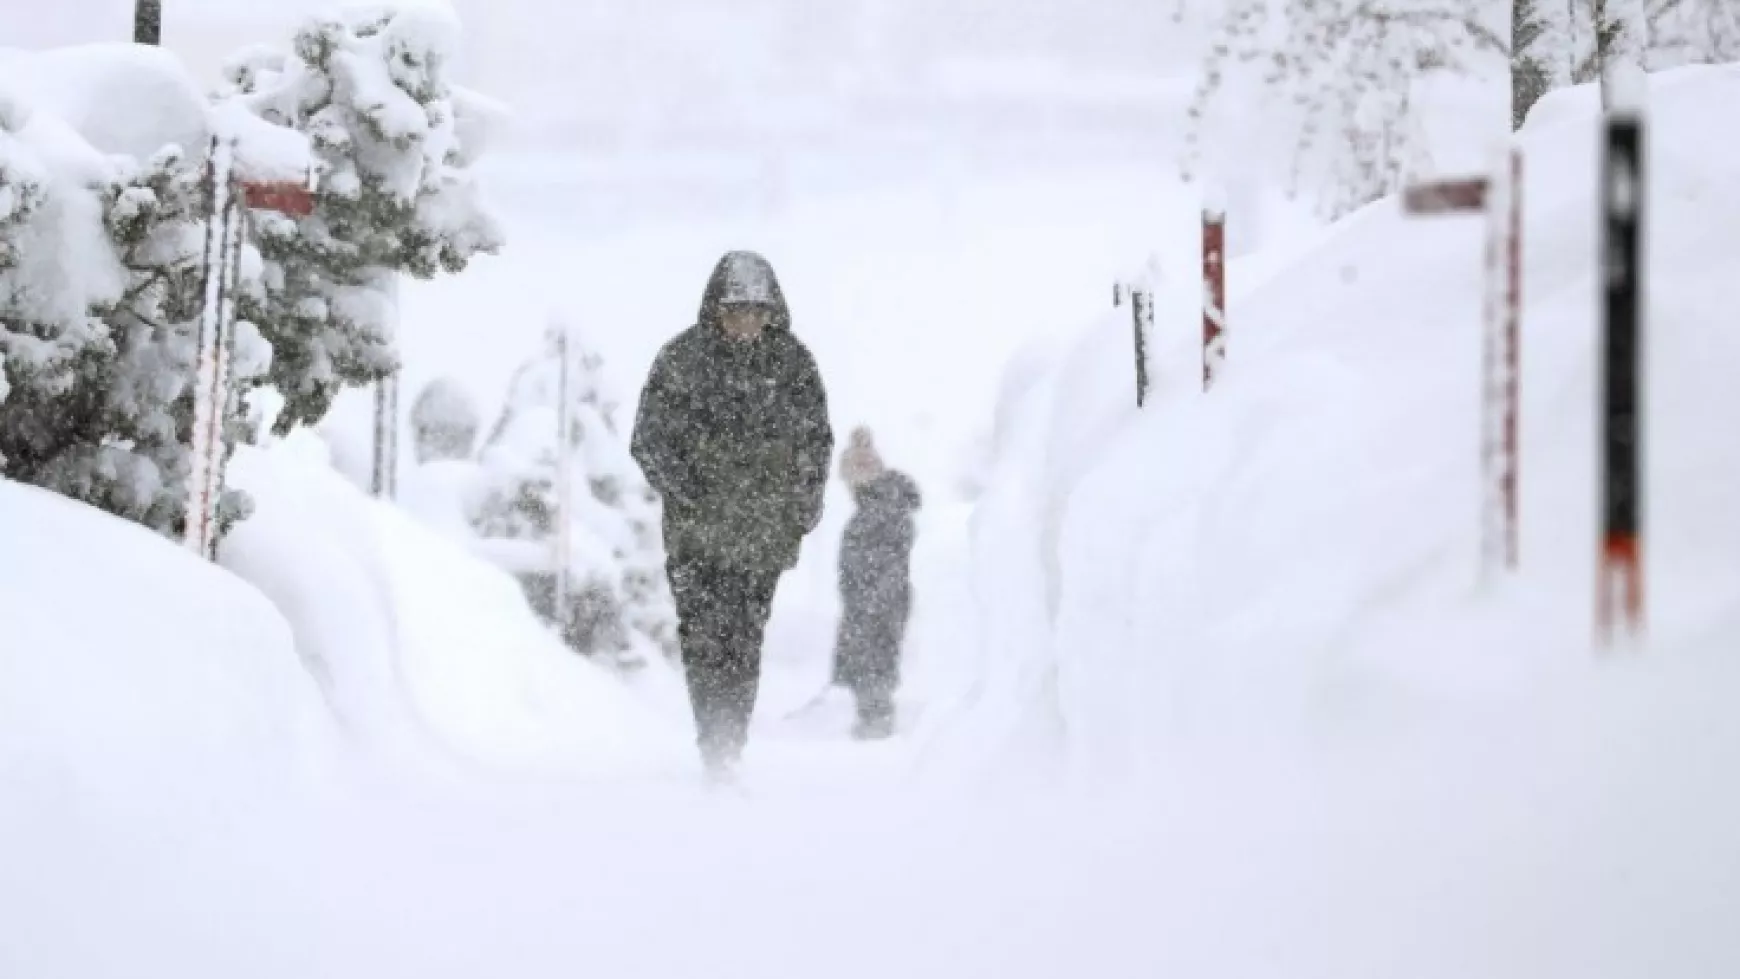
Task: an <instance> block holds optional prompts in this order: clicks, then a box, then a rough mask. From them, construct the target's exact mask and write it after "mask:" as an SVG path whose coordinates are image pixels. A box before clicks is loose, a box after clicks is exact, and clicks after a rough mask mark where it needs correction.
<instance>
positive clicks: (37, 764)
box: [0, 480, 331, 839]
mask: <svg viewBox="0 0 1740 979" xmlns="http://www.w3.org/2000/svg"><path fill="white" fill-rule="evenodd" d="M0 540H4V541H5V542H6V544H5V554H6V559H5V561H4V562H0V623H3V626H0V628H3V629H4V635H5V639H4V641H0V785H4V786H5V790H4V791H5V794H6V796H7V797H8V798H11V799H14V800H24V799H34V800H35V802H36V803H37V805H33V806H30V807H20V809H19V811H20V812H22V810H23V809H26V808H28V809H29V810H30V811H31V812H32V813H35V814H36V815H42V814H44V813H46V812H49V811H51V810H55V809H57V807H59V806H61V805H63V804H64V805H75V804H76V802H77V801H78V800H80V799H86V798H90V797H95V798H101V799H105V800H108V802H107V804H109V805H121V806H133V807H147V808H164V807H168V806H171V805H180V804H186V805H188V806H191V807H193V808H196V809H210V808H212V807H217V808H219V809H222V808H225V807H226V800H228V801H229V802H234V803H236V804H238V805H240V804H243V803H245V802H246V801H248V800H251V799H253V798H254V797H255V795H254V793H252V792H250V791H249V788H250V787H251V786H252V787H262V786H265V785H267V784H271V785H277V786H279V787H280V788H282V787H283V786H284V785H287V784H291V783H292V782H293V781H294V780H295V779H297V778H299V777H301V776H303V775H307V774H310V773H312V772H314V771H316V770H317V769H316V768H315V767H311V766H317V765H318V764H319V761H318V759H319V757H320V752H322V751H323V750H324V749H325V748H326V747H327V746H328V745H329V741H328V735H330V733H331V725H330V721H329V719H328V716H327V713H326V710H325V707H324V705H323V704H322V703H321V700H320V696H319V693H318V691H317V689H316V687H315V685H314V683H313V682H312V681H311V679H310V677H309V675H308V673H307V671H306V670H305V669H304V666H303V663H302V662H301V661H300V660H299V659H298V658H297V654H296V648H295V646H294V645H293V644H292V642H291V633H290V629H289V628H288V627H287V626H286V624H285V622H284V620H283V618H282V617H280V616H279V615H278V613H277V611H276V610H274V609H273V608H272V606H271V605H270V604H269V603H267V602H266V601H265V600H264V599H263V598H261V596H260V595H259V594H258V593H257V592H255V591H254V590H253V589H251V588H249V587H247V586H246V585H245V584H243V583H241V582H238V581H236V580H235V578H234V577H232V576H230V575H228V574H225V573H224V572H223V571H222V570H220V569H218V568H215V567H213V566H211V565H210V564H209V563H207V562H205V561H201V560H200V559H198V558H197V557H195V556H194V555H193V554H191V553H189V552H187V551H185V550H183V549H181V548H178V547H175V546H173V545H172V544H170V543H169V542H167V541H165V540H163V539H162V538H161V537H159V536H157V535H155V534H153V533H151V532H149V531H147V530H144V529H143V528H140V527H138V526H136V525H134V524H131V523H127V522H125V521H122V520H119V519H117V518H114V517H111V516H108V515H107V514H104V513H102V512H100V511H98V510H95V509H93V508H90V507H87V506H84V505H83V504H79V503H74V502H72V501H70V500H67V499H65V498H63V497H60V496H57V495H55V494H52V493H49V492H47V491H44V490H39V489H36V488H34V487H28V486H24V485H21V484H18V483H13V482H9V481H4V480H0ZM7 808H8V809H9V810H10V809H12V808H13V807H10V806H9V807H7ZM8 838H9V839H11V838H12V837H11V836H9V835H8Z"/></svg>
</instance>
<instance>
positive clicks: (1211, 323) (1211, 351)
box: [1202, 201, 1226, 391]
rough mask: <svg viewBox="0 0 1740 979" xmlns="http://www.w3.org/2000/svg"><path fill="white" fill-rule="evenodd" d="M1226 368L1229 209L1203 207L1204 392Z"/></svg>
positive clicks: (1211, 204)
mask: <svg viewBox="0 0 1740 979" xmlns="http://www.w3.org/2000/svg"><path fill="white" fill-rule="evenodd" d="M1225 365H1226V208H1225V207H1224V206H1223V205H1222V204H1221V203H1220V202H1218V201H1215V202H1212V203H1207V204H1204V205H1203V208H1202V389H1203V390H1204V391H1207V390H1208V389H1209V388H1210V387H1213V386H1214V382H1215V379H1216V378H1218V377H1219V376H1220V372H1221V368H1222V367H1224V366H1225Z"/></svg>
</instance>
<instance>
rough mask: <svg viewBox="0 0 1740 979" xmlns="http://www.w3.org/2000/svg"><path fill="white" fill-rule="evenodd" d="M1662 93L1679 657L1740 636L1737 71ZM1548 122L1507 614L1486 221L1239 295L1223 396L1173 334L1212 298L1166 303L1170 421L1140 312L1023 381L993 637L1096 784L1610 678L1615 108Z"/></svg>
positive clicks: (1349, 229)
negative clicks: (1448, 703) (1398, 710)
mask: <svg viewBox="0 0 1740 979" xmlns="http://www.w3.org/2000/svg"><path fill="white" fill-rule="evenodd" d="M1655 82H1656V84H1655V99H1656V101H1655V105H1654V107H1653V114H1652V122H1651V125H1652V139H1653V150H1652V174H1651V176H1652V194H1653V201H1654V205H1655V210H1654V211H1653V212H1652V216H1651V232H1652V234H1651V238H1650V251H1649V260H1650V263H1651V274H1652V280H1651V282H1652V286H1651V288H1652V297H1651V309H1650V320H1649V323H1650V331H1651V332H1650V341H1649V343H1650V346H1649V350H1648V354H1647V370H1648V373H1649V378H1648V391H1649V399H1650V415H1649V429H1648V432H1647V436H1646V439H1647V441H1646V447H1647V449H1646V451H1647V457H1648V464H1649V475H1648V480H1649V482H1648V489H1647V492H1648V503H1649V513H1648V521H1649V528H1648V542H1649V543H1648V562H1649V567H1648V580H1649V584H1650V589H1651V604H1652V611H1653V623H1652V633H1651V636H1652V639H1651V649H1650V656H1652V657H1656V658H1659V657H1663V656H1667V655H1670V654H1672V653H1673V652H1675V651H1676V650H1678V651H1684V650H1687V649H1693V648H1709V647H1710V646H1711V645H1712V644H1715V645H1717V646H1719V645H1721V644H1722V643H1723V642H1727V643H1728V644H1730V645H1732V644H1734V643H1737V642H1740V636H1736V635H1735V634H1733V633H1732V632H1725V631H1723V630H1724V628H1725V627H1726V626H1727V625H1730V624H1731V623H1732V622H1733V614H1734V612H1735V610H1736V609H1737V608H1740V560H1737V559H1736V558H1735V557H1734V555H1735V554H1737V553H1740V510H1737V509H1736V508H1735V507H1733V506H1732V505H1731V499H1732V493H1733V492H1734V487H1736V486H1740V444H1736V443H1735V442H1734V440H1733V439H1732V438H1730V437H1729V436H1728V433H1727V432H1726V430H1725V426H1723V425H1721V424H1718V423H1716V422H1714V421H1713V419H1716V418H1720V417H1726V416H1727V415H1729V414H1732V412H1733V410H1734V409H1735V408H1740V403H1737V398H1740V395H1737V394H1736V393H1735V390H1734V388H1733V386H1732V384H1731V383H1730V382H1731V378H1732V376H1733V374H1734V372H1735V370H1736V369H1737V368H1740V337H1736V336H1735V335H1734V333H1733V331H1732V330H1729V329H1726V326H1725V320H1724V311H1726V310H1729V309H1732V308H1734V307H1735V306H1736V305H1737V304H1740V283H1737V282H1736V281H1735V280H1734V279H1733V277H1732V276H1730V275H1727V274H1725V270H1726V269H1728V268H1729V267H1730V266H1731V265H1732V264H1733V263H1734V261H1735V260H1736V258H1737V257H1740V230H1736V229H1737V228H1740V221H1736V220H1735V218H1734V215H1736V213H1740V194H1736V193H1734V192H1733V191H1732V189H1731V188H1733V187H1734V186H1736V184H1737V182H1740V164H1737V163H1736V161H1735V159H1734V157H1733V155H1732V154H1722V153H1712V152H1708V149H1707V145H1706V144H1707V135H1705V134H1704V133H1703V128H1702V127H1703V126H1704V122H1705V120H1707V119H1708V118H1710V117H1711V115H1712V114H1714V113H1718V112H1719V110H1720V107H1721V106H1722V105H1724V104H1725V103H1726V102H1727V101H1728V100H1731V99H1733V98H1734V97H1736V96H1740V72H1736V71H1735V70H1733V69H1716V68H1711V69H1687V70H1681V71H1677V72H1672V73H1668V74H1666V75H1662V76H1658V77H1657V78H1656V80H1655ZM1538 116H1539V118H1537V119H1536V121H1535V122H1534V123H1533V124H1531V125H1530V126H1529V127H1528V128H1527V129H1526V130H1525V132H1524V135H1523V145H1524V147H1525V153H1526V157H1527V168H1528V186H1527V195H1528V196H1527V201H1528V214H1527V219H1526V224H1527V235H1526V237H1527V245H1526V252H1527V254H1526V277H1525V293H1526V296H1525V299H1526V302H1527V310H1526V313H1525V316H1524V327H1523V331H1524V337H1523V371H1524V375H1523V380H1522V387H1523V399H1524V404H1523V414H1522V443H1523V460H1522V471H1523V483H1522V486H1523V490H1522V493H1523V496H1522V554H1523V572H1522V574H1521V576H1520V577H1519V578H1518V579H1517V580H1516V581H1514V582H1512V583H1510V584H1508V585H1507V586H1506V587H1504V588H1502V589H1501V590H1499V592H1498V593H1496V594H1489V595H1482V594H1479V593H1477V592H1476V591H1475V588H1474V586H1475V582H1476V577H1477V575H1476V564H1475V560H1476V543H1477V538H1478V523H1477V520H1478V505H1479V482H1478V479H1479V472H1478V458H1479V437H1480V435H1479V409H1478V396H1479V388H1480V376H1479V363H1480V361H1479V358H1480V346H1479V344H1480V340H1479V305H1478V304H1479V296H1480V280H1479V276H1480V263H1479V254H1480V253H1479V249H1480V233H1481V232H1480V224H1479V221H1478V220H1474V219H1467V220H1455V219H1437V220H1435V221H1432V222H1414V221H1412V220H1411V219H1407V218H1405V217H1403V216H1402V215H1401V214H1400V213H1399V210H1398V208H1397V205H1396V203H1395V202H1394V201H1393V200H1390V201H1384V202H1380V203H1379V204H1376V205H1374V206H1372V207H1370V208H1367V209H1365V210H1364V211H1361V212H1360V213H1358V214H1356V215H1354V216H1352V217H1351V218H1349V219H1348V220H1347V221H1345V222H1343V223H1342V224H1341V225H1339V226H1338V227H1336V228H1335V229H1332V230H1331V231H1330V232H1329V233H1328V234H1326V235H1325V237H1324V239H1323V240H1322V241H1321V243H1320V246H1319V247H1318V248H1316V249H1314V250H1313V251H1311V252H1309V253H1307V254H1306V255H1305V256H1304V257H1302V258H1300V259H1298V260H1297V261H1294V262H1293V263H1291V264H1290V265H1289V266H1288V267H1286V268H1284V269H1282V270H1280V271H1278V272H1275V273H1274V274H1272V275H1270V276H1267V278H1266V281H1265V282H1264V283H1263V284H1261V285H1260V286H1259V287H1258V288H1257V289H1256V290H1255V291H1254V292H1247V293H1246V294H1244V295H1239V294H1237V293H1235V296H1234V302H1233V308H1232V313H1231V317H1232V322H1233V327H1232V329H1233V331H1234V332H1233V334H1232V343H1231V350H1232V353H1231V366H1230V367H1229V370H1228V373H1227V375H1226V378H1225V381H1224V383H1223V384H1222V385H1221V386H1220V387H1218V388H1217V389H1216V391H1215V392H1213V394H1212V395H1211V396H1207V397H1205V396H1203V395H1202V394H1201V392H1200V390H1199V389H1198V377H1199V374H1198V371H1199V368H1198V366H1197V357H1198V354H1197V351H1196V346H1195V338H1194V330H1193V329H1181V328H1179V327H1178V326H1177V324H1180V323H1184V324H1193V323H1194V322H1195V316H1194V304H1195V302H1196V293H1195V290H1194V287H1193V284H1186V285H1185V286H1184V287H1182V288H1176V289H1170V290H1168V291H1167V292H1166V293H1165V294H1163V296H1162V304H1161V305H1162V308H1161V315H1160V318H1159V322H1160V324H1161V325H1160V328H1159V332H1160V334H1161V350H1160V351H1159V352H1158V353H1157V355H1156V361H1157V363H1156V365H1155V368H1156V373H1157V376H1158V380H1157V385H1158V388H1159V393H1158V395H1157V397H1156V398H1155V399H1154V400H1153V401H1151V402H1150V406H1149V407H1148V409H1146V410H1145V411H1144V412H1142V413H1138V412H1137V411H1136V409H1135V407H1134V398H1133V393H1132V390H1133V385H1132V381H1131V378H1130V374H1131V367H1130V363H1129V358H1130V351H1129V343H1130V341H1129V325H1128V322H1127V320H1126V318H1125V317H1124V316H1122V315H1111V316H1108V317H1107V318H1105V319H1104V320H1103V321H1101V322H1100V323H1098V324H1097V325H1096V326H1095V327H1094V328H1093V329H1092V330H1090V331H1088V332H1086V333H1085V334H1083V335H1082V336H1081V337H1080V338H1079V340H1078V341H1077V342H1076V343H1075V344H1074V346H1073V347H1072V348H1070V349H1069V350H1068V351H1067V352H1066V353H1065V354H1063V355H1062V356H1061V357H1059V358H1056V359H1054V360H1053V364H1054V367H1053V369H1052V370H1051V371H1050V372H1049V373H1047V374H1044V375H1043V376H1041V377H1039V378H1038V379H1033V378H1032V377H1031V376H1030V375H1031V374H1032V373H1033V372H1032V371H1031V370H1026V371H1023V372H1018V375H1019V376H1015V375H1012V378H1011V381H1010V391H1011V393H1010V395H1009V397H1008V398H1007V399H1006V400H1007V401H1008V402H1009V403H1008V404H1006V405H1005V406H1003V408H1002V409H1001V415H1002V417H1001V418H1000V419H999V423H1000V429H999V434H998V437H999V440H1000V441H999V450H1000V452H999V457H998V459H997V462H996V467H997V471H996V473H995V475H994V476H993V477H992V478H991V480H990V484H991V485H992V487H993V490H992V491H991V492H990V493H989V494H988V495H987V498H986V500H985V502H984V504H983V505H982V506H981V508H980V512H979V513H978V514H977V516H976V519H977V521H978V536H977V540H978V549H979V555H978V558H979V559H978V562H977V567H978V571H979V584H980V587H981V589H988V590H990V591H994V592H996V593H998V594H999V595H1001V596H1003V600H1002V601H1000V602H999V603H998V605H997V608H996V613H997V616H996V618H997V621H995V622H991V623H988V627H989V628H991V629H993V630H995V631H996V634H997V636H998V637H999V638H998V639H997V641H996V642H995V643H993V644H994V645H999V646H1003V647H1009V648H1012V649H1016V650H1019V651H1020V654H1019V655H1018V656H1014V657H1006V659H1013V660H1018V661H1020V662H1022V663H1023V664H1024V666H1023V668H1022V669H1023V671H1024V672H1025V673H1026V674H1027V675H1031V676H1039V675H1041V674H1043V673H1044V672H1045V671H1047V670H1049V669H1053V668H1055V669H1056V670H1057V671H1058V672H1059V677H1058V684H1057V688H1056V694H1057V700H1056V703H1057V704H1058V705H1059V708H1060V709H1061V711H1062V713H1063V715H1064V717H1065V718H1066V719H1067V720H1068V722H1069V727H1070V732H1071V733H1070V741H1071V743H1072V745H1074V746H1075V747H1076V748H1077V749H1078V750H1079V752H1080V753H1081V757H1082V759H1083V760H1094V761H1101V762H1103V761H1108V760H1110V759H1111V758H1113V757H1114V756H1115V757H1118V758H1120V759H1121V760H1122V761H1124V762H1129V761H1133V760H1135V759H1136V758H1137V757H1138V756H1145V755H1146V751H1147V748H1150V747H1153V746H1155V745H1158V744H1161V743H1163V742H1165V741H1166V740H1167V739H1168V738H1169V737H1171V736H1172V735H1178V734H1187V733H1188V734H1208V733H1212V734H1215V735H1223V736H1226V735H1236V736H1239V737H1247V736H1250V735H1252V734H1253V733H1254V732H1267V733H1271V734H1276V735H1279V736H1281V737H1284V738H1291V737H1293V736H1295V735H1297V734H1298V733H1299V732H1300V731H1301V730H1303V729H1304V727H1305V726H1311V725H1318V724H1323V723H1339V720H1337V719H1341V718H1345V717H1347V716H1348V715H1349V712H1350V711H1351V712H1354V713H1357V712H1358V711H1360V710H1363V709H1366V708H1370V709H1373V710H1380V709H1381V710H1388V709H1389V708H1390V707H1393V706H1394V699H1393V698H1394V697H1395V695H1396V694H1397V693H1398V692H1399V691H1411V694H1410V695H1419V696H1423V697H1425V698H1427V699H1428V700H1436V699H1442V698H1443V697H1445V696H1446V695H1448V696H1458V695H1464V694H1465V695H1467V696H1469V697H1474V698H1477V699H1478V700H1480V701H1485V700H1488V699H1490V698H1492V697H1495V696H1496V697H1500V698H1502V697H1504V696H1508V695H1511V694H1519V693H1522V692H1523V691H1525V690H1528V689H1532V688H1533V687H1535V686H1537V684H1536V683H1535V682H1534V681H1537V680H1538V681H1540V682H1541V683H1542V684H1551V683H1553V682H1556V681H1558V680H1562V679H1563V678H1564V677H1565V676H1566V675H1567V674H1568V675H1570V676H1576V675H1579V674H1581V673H1584V672H1587V671H1588V669H1589V668H1590V664H1592V663H1593V657H1592V655H1591V644H1592V637H1591V630H1590V623H1591V621H1592V611H1591V608H1592V599H1593V582H1594V566H1593V557H1594V527H1595V524H1596V517H1595V511H1594V507H1595V502H1596V491H1595V486H1594V482H1593V472H1594V466H1595V463H1596V458H1595V446H1596V432H1595V430H1594V427H1593V425H1594V412H1593V406H1594V403H1595V397H1596V388H1595V368H1596V366H1597V365H1596V359H1595V353H1596V340H1597V326H1596V320H1595V302H1594V300H1595V297H1596V284H1595V280H1594V278H1593V272H1594V232H1595V227H1594V217H1595V209H1594V204H1593V200H1594V198H1593V194H1594V180H1595V159H1594V155H1593V152H1592V150H1593V148H1594V147H1595V145H1596V128H1595V115H1594V95H1593V93H1592V92H1591V91H1589V90H1587V89H1578V90H1573V91H1570V92H1566V93H1561V94H1559V95H1556V96H1554V97H1553V98H1552V99H1549V100H1548V101H1546V102H1544V103H1543V104H1542V106H1541V109H1540V112H1539V113H1538ZM1258 260H1260V258H1259V259H1258ZM1240 272H1241V268H1240V267H1239V266H1237V265H1235V267H1234V269H1233V273H1232V282H1233V283H1234V284H1235V286H1236V285H1238V284H1239V277H1240ZM1167 285H1172V286H1176V285H1178V284H1177V283H1167V284H1163V289H1164V288H1165V287H1166V286H1167ZM1011 609H1014V610H1016V611H1017V612H1018V613H1019V614H1017V615H1015V616H1013V617H1011V616H1010V615H1009V614H1008V613H1009V611H1010V610H1011ZM1016 619H1019V620H1020V621H1019V622H1017V621H1015V620H1016ZM1379 687H1384V688H1387V689H1384V690H1382V691H1381V692H1380V691H1379V689H1378V688H1379ZM1379 705H1388V706H1383V707H1380V706H1379ZM1139 746H1140V747H1139Z"/></svg>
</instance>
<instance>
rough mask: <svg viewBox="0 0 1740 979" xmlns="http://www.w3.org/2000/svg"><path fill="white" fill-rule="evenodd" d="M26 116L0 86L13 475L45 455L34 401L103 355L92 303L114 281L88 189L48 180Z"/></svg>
mask: <svg viewBox="0 0 1740 979" xmlns="http://www.w3.org/2000/svg"><path fill="white" fill-rule="evenodd" d="M30 121H31V120H30V111H29V110H28V109H27V108H25V106H24V105H23V104H22V103H20V102H18V101H16V100H14V99H13V98H11V97H10V96H8V95H7V94H6V93H5V92H4V91H0V472H4V473H5V474H6V475H7V476H10V477H12V478H14V479H22V478H26V474H28V473H30V472H33V471H34V469H35V467H37V466H39V465H40V464H41V463H42V461H43V460H44V459H45V458H46V457H48V456H50V455H52V454H53V443H54V441H55V438H56V430H57V427H58V425H59V419H57V418H56V417H55V416H53V415H51V414H47V413H45V412H42V411H40V410H39V408H40V407H41V406H43V405H46V404H48V403H50V402H52V401H53V400H55V399H64V398H67V397H69V396H70V393H71V392H72V390H73V388H74V387H75V386H76V383H77V380H78V376H79V371H80V370H81V369H82V367H83V366H84V365H85V363H87V362H88V361H89V360H91V359H93V358H100V357H102V356H104V355H106V353H107V352H108V350H109V341H108V329H107V327H106V326H105V325H104V324H103V321H102V319H101V317H100V316H98V315H97V313H96V307H97V306H99V305H100V304H102V303H105V302H112V301H114V299H115V297H116V295H118V293H119V285H120V282H119V279H120V276H119V270H118V268H115V267H114V263H113V262H112V258H111V256H108V255H107V254H105V253H104V250H103V249H101V231H100V224H99V222H98V214H97V206H96V204H95V195H92V194H88V193H85V192H84V189H83V188H69V187H67V186H65V184H64V182H60V181H56V180H55V179H54V175H53V174H52V173H51V172H50V167H49V163H48V161H47V160H46V159H45V158H44V155H43V154H42V153H41V152H40V148H39V147H38V146H36V145H34V144H33V143H32V142H31V141H29V140H28V139H27V137H26V134H25V130H26V127H27V126H29V124H30ZM68 194H77V195H79V196H81V197H83V198H84V200H82V201H80V200H63V199H60V198H61V197H63V196H65V195H68ZM81 204H82V205H84V206H82V207H81V206H80V205H81ZM81 212H84V213H81ZM81 231H82V232H84V234H83V235H82V236H81V235H80V234H78V232H81ZM81 237H82V238H83V241H80V240H79V239H80V238H81ZM81 245H83V246H85V247H82V248H81V247H80V246H81ZM92 265H95V266H97V268H95V269H92V268H91V266H92ZM88 271H94V272H96V275H95V276H94V277H93V276H91V275H87V274H84V273H86V272H88Z"/></svg>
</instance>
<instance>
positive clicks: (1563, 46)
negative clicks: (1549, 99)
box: [1510, 0, 1575, 129]
mask: <svg viewBox="0 0 1740 979" xmlns="http://www.w3.org/2000/svg"><path fill="white" fill-rule="evenodd" d="M1510 51H1511V55H1510V117H1511V118H1510V124H1511V128H1512V129H1518V128H1521V126H1522V124H1523V121H1524V120H1526V119H1527V118H1528V114H1529V110H1530V109H1532V108H1534V105H1535V103H1536V102H1539V101H1540V100H1541V96H1543V95H1546V94H1547V93H1548V92H1551V91H1553V90H1554V89H1559V88H1563V87H1565V86H1566V85H1569V84H1571V71H1572V68H1573V67H1574V65H1573V61H1574V60H1575V54H1574V51H1573V45H1572V32H1571V17H1570V10H1569V8H1568V7H1567V6H1566V4H1565V2H1564V0H1512V5H1511V25H1510Z"/></svg>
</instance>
